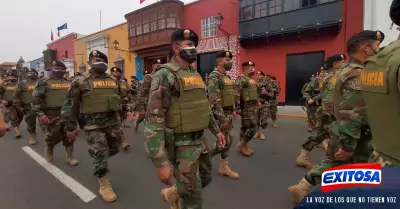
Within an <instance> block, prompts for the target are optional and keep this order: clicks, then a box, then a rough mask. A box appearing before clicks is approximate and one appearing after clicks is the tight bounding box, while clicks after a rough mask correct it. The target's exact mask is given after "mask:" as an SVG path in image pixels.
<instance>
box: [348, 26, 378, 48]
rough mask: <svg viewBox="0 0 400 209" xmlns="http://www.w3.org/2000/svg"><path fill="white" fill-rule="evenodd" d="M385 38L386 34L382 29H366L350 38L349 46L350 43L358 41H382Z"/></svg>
mask: <svg viewBox="0 0 400 209" xmlns="http://www.w3.org/2000/svg"><path fill="white" fill-rule="evenodd" d="M384 39H385V34H384V33H383V32H382V31H379V30H378V31H372V30H364V31H361V32H359V33H357V34H355V35H353V36H351V37H350V39H349V40H348V41H347V46H350V44H353V43H355V42H357V41H363V40H378V41H380V42H382V41H383V40H384Z"/></svg>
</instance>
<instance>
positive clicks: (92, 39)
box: [74, 23, 136, 82]
mask: <svg viewBox="0 0 400 209" xmlns="http://www.w3.org/2000/svg"><path fill="white" fill-rule="evenodd" d="M74 47H75V60H76V63H77V65H76V67H75V71H76V72H85V71H87V70H88V65H87V61H88V59H89V53H90V52H91V51H93V50H98V51H101V52H103V53H104V54H106V55H107V57H108V66H109V68H112V67H114V66H115V67H119V68H121V69H123V71H124V75H125V78H127V79H128V81H129V82H130V77H131V76H134V75H136V69H135V57H136V55H135V54H134V53H131V52H129V39H128V24H127V23H122V24H119V25H116V26H113V27H110V28H107V29H104V30H101V31H99V32H96V33H93V34H90V35H87V36H85V37H82V38H80V39H76V40H75V43H74Z"/></svg>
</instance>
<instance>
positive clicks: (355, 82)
mask: <svg viewBox="0 0 400 209" xmlns="http://www.w3.org/2000/svg"><path fill="white" fill-rule="evenodd" d="M348 86H349V88H350V89H354V90H357V91H360V90H361V84H360V79H359V78H354V79H351V80H349V81H348Z"/></svg>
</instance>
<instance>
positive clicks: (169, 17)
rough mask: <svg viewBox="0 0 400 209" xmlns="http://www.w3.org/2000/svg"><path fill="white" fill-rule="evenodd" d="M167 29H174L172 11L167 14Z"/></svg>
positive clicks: (173, 13) (174, 23)
mask: <svg viewBox="0 0 400 209" xmlns="http://www.w3.org/2000/svg"><path fill="white" fill-rule="evenodd" d="M167 28H176V13H175V12H174V11H169V12H168V18H167Z"/></svg>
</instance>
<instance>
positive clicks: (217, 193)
mask: <svg viewBox="0 0 400 209" xmlns="http://www.w3.org/2000/svg"><path fill="white" fill-rule="evenodd" d="M278 125H279V127H278V128H276V129H275V128H271V127H270V128H268V129H267V131H266V137H267V140H266V141H259V140H253V141H251V142H250V147H251V148H252V149H254V151H255V154H254V155H253V156H252V157H250V158H246V157H243V156H241V155H240V154H239V153H237V152H236V149H235V148H236V147H235V146H236V142H237V139H238V134H239V121H238V120H237V121H235V124H234V126H235V130H234V133H233V135H234V136H235V140H236V142H235V144H234V146H233V147H232V148H233V149H232V151H231V153H230V158H229V160H230V167H231V168H232V169H233V170H234V171H237V172H239V174H240V179H239V180H231V179H228V178H226V177H220V176H219V175H218V173H217V171H218V166H219V157H218V156H216V157H215V158H214V159H213V166H214V167H213V181H212V183H211V184H210V185H209V186H208V187H207V188H206V189H205V190H204V207H203V208H204V209H249V208H251V209H266V208H273V209H291V208H293V206H294V205H293V201H292V199H291V196H290V194H289V193H288V191H287V187H288V186H290V185H291V184H294V183H297V182H298V181H299V180H300V179H301V178H302V176H304V174H305V173H306V171H307V170H306V169H304V168H300V167H296V165H295V163H294V162H295V159H296V157H297V156H298V154H299V152H300V148H301V144H302V142H303V141H304V139H305V138H306V136H307V135H308V133H307V132H306V125H307V124H306V122H305V121H304V119H299V118H280V119H279V121H278ZM141 130H142V127H141ZM21 131H22V134H23V138H21V139H18V140H16V139H14V137H13V133H12V132H9V133H8V134H7V135H6V136H5V137H3V138H2V139H0V164H1V165H2V168H1V170H0V182H1V187H0V208H1V209H80V208H82V209H83V208H84V209H108V208H118V209H125V208H126V209H128V208H129V209H161V208H167V206H166V204H164V202H163V201H162V199H161V198H160V195H159V194H160V190H161V189H162V188H163V185H162V184H161V183H160V182H159V181H158V179H157V178H156V175H155V169H154V167H153V165H152V164H151V162H150V160H149V159H148V158H147V156H146V154H145V150H144V145H143V141H144V137H143V133H142V132H140V133H138V134H135V133H134V131H133V129H132V128H131V129H125V135H126V137H127V139H128V141H129V143H130V144H131V149H130V150H129V151H128V152H125V151H121V152H120V153H119V154H118V155H117V156H115V157H113V158H111V159H110V160H109V167H110V170H111V173H110V179H111V182H112V184H113V188H114V191H115V192H116V193H117V196H118V200H117V201H116V202H114V203H110V204H107V203H104V202H103V201H102V199H101V198H100V197H99V196H98V183H97V180H96V178H95V177H94V176H93V175H92V173H93V170H92V167H93V166H92V159H91V158H90V157H89V155H88V153H87V145H86V142H85V140H84V138H83V133H81V134H80V136H79V138H78V139H77V141H76V143H75V157H76V158H77V159H78V160H79V161H80V164H79V165H78V166H77V167H71V166H68V165H67V164H66V163H65V161H64V156H65V154H64V149H63V146H62V144H61V143H60V144H59V145H58V146H57V147H56V149H55V151H54V153H55V154H54V161H53V165H54V166H52V165H51V164H46V162H44V159H43V158H42V157H40V156H43V152H44V143H43V135H42V132H41V130H40V129H39V128H38V129H37V132H38V139H39V143H38V144H37V145H35V146H32V147H31V148H32V149H30V148H29V147H28V146H27V145H28V133H27V131H26V125H25V124H24V123H23V124H21ZM206 136H207V138H208V139H209V140H214V137H213V136H212V135H211V133H210V132H209V131H207V132H206ZM39 155H40V156H39ZM323 156H324V153H323V150H322V149H316V150H315V151H314V152H313V153H312V154H311V158H310V159H311V161H312V162H314V163H317V162H319V161H320V160H321V159H323ZM54 175H56V176H54Z"/></svg>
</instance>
